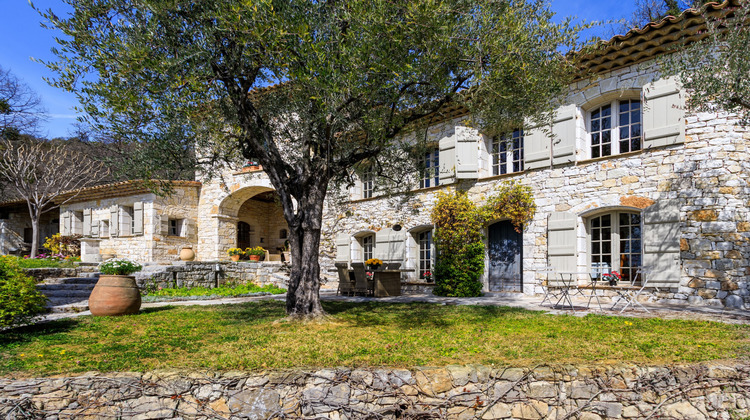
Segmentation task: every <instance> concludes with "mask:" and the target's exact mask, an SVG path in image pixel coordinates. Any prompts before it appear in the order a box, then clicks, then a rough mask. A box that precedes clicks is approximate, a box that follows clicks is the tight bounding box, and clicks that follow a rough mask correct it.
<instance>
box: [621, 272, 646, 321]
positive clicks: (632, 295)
mask: <svg viewBox="0 0 750 420" xmlns="http://www.w3.org/2000/svg"><path fill="white" fill-rule="evenodd" d="M649 272H650V269H649V268H648V267H639V268H638V270H637V271H636V272H635V275H634V276H633V278H632V279H631V280H630V287H631V288H630V289H627V290H624V291H622V292H618V293H617V294H618V295H619V297H620V299H617V301H615V303H614V305H612V308H611V309H615V307H616V306H617V305H619V304H620V302H623V303H625V306H623V307H622V309H620V313H623V312H624V311H625V309H627V308H628V306H631V305H632V307H633V308H635V307H636V306H640V307H641V309H643V310H644V311H646V312H649V313H650V311H649V310H648V309H646V307H645V306H643V305H641V302H638V296H639V295H640V294H641V292H643V289H645V288H646V284H648V273H649ZM639 282H640V284H638V283H639Z"/></svg>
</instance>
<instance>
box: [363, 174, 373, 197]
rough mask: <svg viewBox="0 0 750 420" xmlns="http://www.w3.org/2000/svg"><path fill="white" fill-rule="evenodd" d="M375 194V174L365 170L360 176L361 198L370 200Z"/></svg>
mask: <svg viewBox="0 0 750 420" xmlns="http://www.w3.org/2000/svg"><path fill="white" fill-rule="evenodd" d="M374 193H375V173H374V172H373V171H372V170H367V171H365V172H364V173H363V174H362V198H372V197H373V195H374Z"/></svg>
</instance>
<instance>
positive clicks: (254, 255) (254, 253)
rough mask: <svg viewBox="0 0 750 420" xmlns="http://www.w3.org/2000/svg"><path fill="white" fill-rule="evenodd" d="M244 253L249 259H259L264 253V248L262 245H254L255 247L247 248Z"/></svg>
mask: <svg viewBox="0 0 750 420" xmlns="http://www.w3.org/2000/svg"><path fill="white" fill-rule="evenodd" d="M245 254H247V255H248V256H249V257H250V261H260V257H262V256H264V255H266V250H265V248H263V247H262V246H256V247H255V248H247V249H246V250H245Z"/></svg>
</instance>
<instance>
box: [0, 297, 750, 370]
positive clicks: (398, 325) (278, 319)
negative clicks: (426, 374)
mask: <svg viewBox="0 0 750 420" xmlns="http://www.w3.org/2000/svg"><path fill="white" fill-rule="evenodd" d="M324 307H325V309H326V311H328V313H329V314H331V317H330V319H329V320H328V321H327V322H323V323H309V324H300V323H290V322H287V321H285V320H283V317H284V315H285V314H284V304H283V302H277V301H261V302H252V303H245V304H241V305H219V306H208V307H206V306H203V307H199V306H182V307H172V306H169V307H163V308H153V309H148V310H144V311H142V312H141V313H140V314H137V315H132V316H125V317H118V318H94V317H80V318H76V319H68V320H61V321H56V322H52V323H47V324H43V325H37V326H32V327H27V328H23V329H17V330H13V331H6V332H4V333H0V375H13V376H35V375H53V374H61V373H73V372H84V371H89V370H99V371H125V370H135V371H143V370H149V369H155V368H188V369H212V370H234V369H241V370H255V369H263V368H289V367H322V366H390V367H413V366H441V365H447V364H467V363H482V364H487V365H489V364H494V365H496V366H497V365H515V366H527V365H534V364H539V363H551V364H556V363H574V362H582V363H593V362H597V363H608V362H615V361H624V362H634V363H641V364H664V363H675V362H696V361H704V360H712V359H733V358H745V357H747V355H748V349H749V348H750V341H748V337H749V334H748V333H750V326H746V325H727V324H721V323H715V322H706V321H682V320H660V319H631V318H618V317H609V316H598V315H588V316H586V317H583V318H578V317H574V316H559V315H558V316H555V315H548V314H544V313H542V312H533V311H527V310H523V309H513V308H508V307H484V306H441V305H435V304H421V303H412V304H386V303H377V302H375V303H350V302H325V303H324Z"/></svg>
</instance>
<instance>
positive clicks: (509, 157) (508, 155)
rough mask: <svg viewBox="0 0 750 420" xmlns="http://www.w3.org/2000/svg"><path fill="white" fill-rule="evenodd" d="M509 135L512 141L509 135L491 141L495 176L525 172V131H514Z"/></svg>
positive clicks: (493, 173)
mask: <svg viewBox="0 0 750 420" xmlns="http://www.w3.org/2000/svg"><path fill="white" fill-rule="evenodd" d="M509 134H510V140H508V137H507V135H502V136H495V137H493V138H492V140H491V141H490V155H491V156H492V175H493V176H496V175H505V174H512V173H515V172H522V171H523V129H517V130H513V132H512V133H509ZM508 145H510V147H508ZM503 149H504V150H503Z"/></svg>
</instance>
